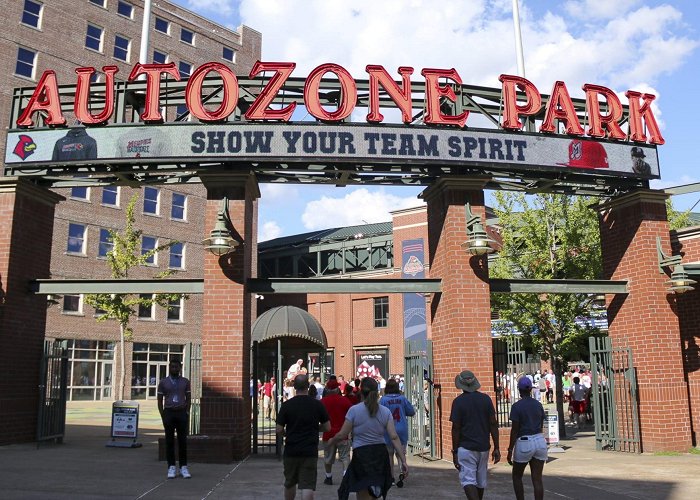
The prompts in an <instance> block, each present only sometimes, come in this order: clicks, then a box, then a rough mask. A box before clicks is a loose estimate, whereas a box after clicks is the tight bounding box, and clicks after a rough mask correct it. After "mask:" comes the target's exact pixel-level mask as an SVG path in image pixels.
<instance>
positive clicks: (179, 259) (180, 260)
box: [168, 243, 185, 269]
mask: <svg viewBox="0 0 700 500" xmlns="http://www.w3.org/2000/svg"><path fill="white" fill-rule="evenodd" d="M168 267H169V268H170V269H184V268H185V244H184V243H174V244H173V245H171V247H170V262H169V264H168Z"/></svg>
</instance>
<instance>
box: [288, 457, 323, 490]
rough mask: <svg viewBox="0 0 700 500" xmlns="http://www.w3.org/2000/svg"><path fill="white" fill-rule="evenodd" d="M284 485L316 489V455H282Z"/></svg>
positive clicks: (302, 488) (301, 488)
mask: <svg viewBox="0 0 700 500" xmlns="http://www.w3.org/2000/svg"><path fill="white" fill-rule="evenodd" d="M282 462H283V463H284V487H285V488H291V487H293V486H297V488H298V489H300V490H313V491H316V463H317V462H318V457H317V456H314V457H284V458H283V459H282Z"/></svg>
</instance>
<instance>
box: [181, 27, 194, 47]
mask: <svg viewBox="0 0 700 500" xmlns="http://www.w3.org/2000/svg"><path fill="white" fill-rule="evenodd" d="M180 41H183V42H185V43H189V44H190V45H193V44H194V33H193V32H191V31H190V30H187V29H185V28H182V29H181V30H180Z"/></svg>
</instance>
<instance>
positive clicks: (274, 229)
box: [174, 0, 700, 240]
mask: <svg viewBox="0 0 700 500" xmlns="http://www.w3.org/2000/svg"><path fill="white" fill-rule="evenodd" d="M174 1H175V3H177V4H180V5H182V6H184V7H186V8H188V9H190V10H192V11H194V12H197V13H198V14H200V15H202V16H205V17H207V18H210V19H212V20H214V21H216V22H218V23H220V24H223V25H225V26H228V27H230V28H233V29H235V28H236V27H237V26H239V25H240V24H245V25H247V26H249V27H251V28H253V29H255V30H257V31H260V32H261V33H262V36H263V49H262V59H263V60H266V61H293V62H296V63H297V69H296V70H295V72H294V75H295V76H305V75H306V74H308V73H309V71H310V70H311V69H313V68H314V67H316V66H317V65H319V64H321V63H326V62H333V63H337V64H340V65H341V66H343V67H345V68H347V69H348V70H349V71H350V72H351V74H353V75H354V76H355V77H356V78H358V79H363V78H364V77H365V72H364V68H365V66H366V65H367V64H381V65H383V66H384V67H385V68H387V70H388V71H389V72H395V71H396V69H397V68H398V67H399V66H412V67H414V68H416V71H415V73H414V77H415V75H416V74H418V75H419V77H420V69H421V68H425V67H435V68H452V67H454V68H455V69H457V71H458V72H459V74H460V75H461V77H462V79H463V81H464V82H465V83H469V84H475V85H484V86H488V87H500V82H499V81H498V75H499V74H501V73H508V74H517V60H516V54H515V41H514V40H515V39H514V35H513V21H512V12H511V7H512V0H469V1H467V0H441V1H440V2H436V1H435V0H373V1H372V2H359V1H350V0H174ZM520 16H521V29H522V36H523V46H524V58H525V74H526V77H527V78H528V79H530V80H531V81H532V82H533V83H535V85H536V86H537V87H538V89H539V90H540V91H541V92H544V93H549V92H550V90H551V87H552V85H553V84H554V82H555V81H556V80H563V81H564V82H566V84H567V87H568V89H569V91H570V92H571V93H572V95H575V96H580V95H581V93H582V91H580V90H579V89H580V88H581V85H583V84H584V83H594V84H599V85H604V86H607V87H609V88H611V89H613V90H615V91H616V92H618V94H622V93H624V92H625V91H626V90H628V89H633V90H639V91H645V92H651V93H653V94H656V96H657V100H656V106H657V110H656V113H657V118H659V121H660V122H661V127H662V133H663V135H664V138H665V139H666V144H665V145H663V146H660V147H659V158H660V164H661V177H662V178H661V180H660V181H654V182H653V183H652V187H656V188H661V187H668V186H676V185H681V184H689V183H694V182H700V172H699V171H698V170H699V169H700V155H699V154H697V153H696V148H697V143H698V142H699V140H698V138H697V136H696V130H697V121H696V120H697V118H696V117H697V116H698V114H699V113H700V96H699V92H698V91H697V85H698V84H699V83H700V2H698V1H697V0H678V1H674V0H670V1H668V2H661V1H649V0H615V1H601V0H569V1H566V0H564V1H560V0H529V1H528V0H520ZM397 77H398V75H397ZM622 100H623V102H626V100H625V99H624V98H623V99H622ZM261 191H262V198H261V200H260V224H259V227H260V229H259V236H260V239H261V240H266V239H270V238H274V237H277V236H284V235H289V234H296V233H301V232H306V231H311V230H315V229H322V228H327V227H336V226H343V225H350V224H362V223H363V222H379V221H386V220H390V215H389V211H391V210H395V209H398V208H405V207H409V206H416V205H418V204H419V203H420V201H419V200H418V199H417V195H418V193H419V192H420V189H418V188H413V187H405V188H369V187H361V186H358V187H351V188H335V187H331V186H327V187H326V186H310V187H301V186H276V185H269V184H265V185H262V186H261ZM699 201H700V192H699V193H694V194H689V195H683V196H676V197H674V198H673V202H674V205H675V206H676V207H677V208H680V209H688V208H690V207H692V206H693V205H694V204H695V203H698V202H699ZM696 211H700V203H698V206H697V207H696Z"/></svg>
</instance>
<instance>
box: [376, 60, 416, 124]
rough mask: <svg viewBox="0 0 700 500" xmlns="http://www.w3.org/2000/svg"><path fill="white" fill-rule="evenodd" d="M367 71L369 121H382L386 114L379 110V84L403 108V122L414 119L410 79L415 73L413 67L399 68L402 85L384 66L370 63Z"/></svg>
mask: <svg viewBox="0 0 700 500" xmlns="http://www.w3.org/2000/svg"><path fill="white" fill-rule="evenodd" d="M367 73H369V113H367V121H368V122H381V121H382V120H384V115H382V114H381V113H380V112H379V85H381V86H382V87H384V90H386V93H387V94H388V95H389V97H391V99H392V100H393V101H394V102H395V103H396V105H397V106H398V108H399V109H400V110H401V119H402V120H403V122H404V123H410V122H411V120H412V119H413V116H412V114H413V112H412V106H411V79H410V76H411V75H412V74H413V68H411V67H408V66H401V67H400V68H399V74H400V75H401V78H402V79H403V85H402V87H399V86H398V85H397V84H396V82H395V81H394V80H393V79H392V78H391V76H389V73H387V71H386V70H385V69H384V67H383V66H377V65H372V64H369V65H367Z"/></svg>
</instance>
